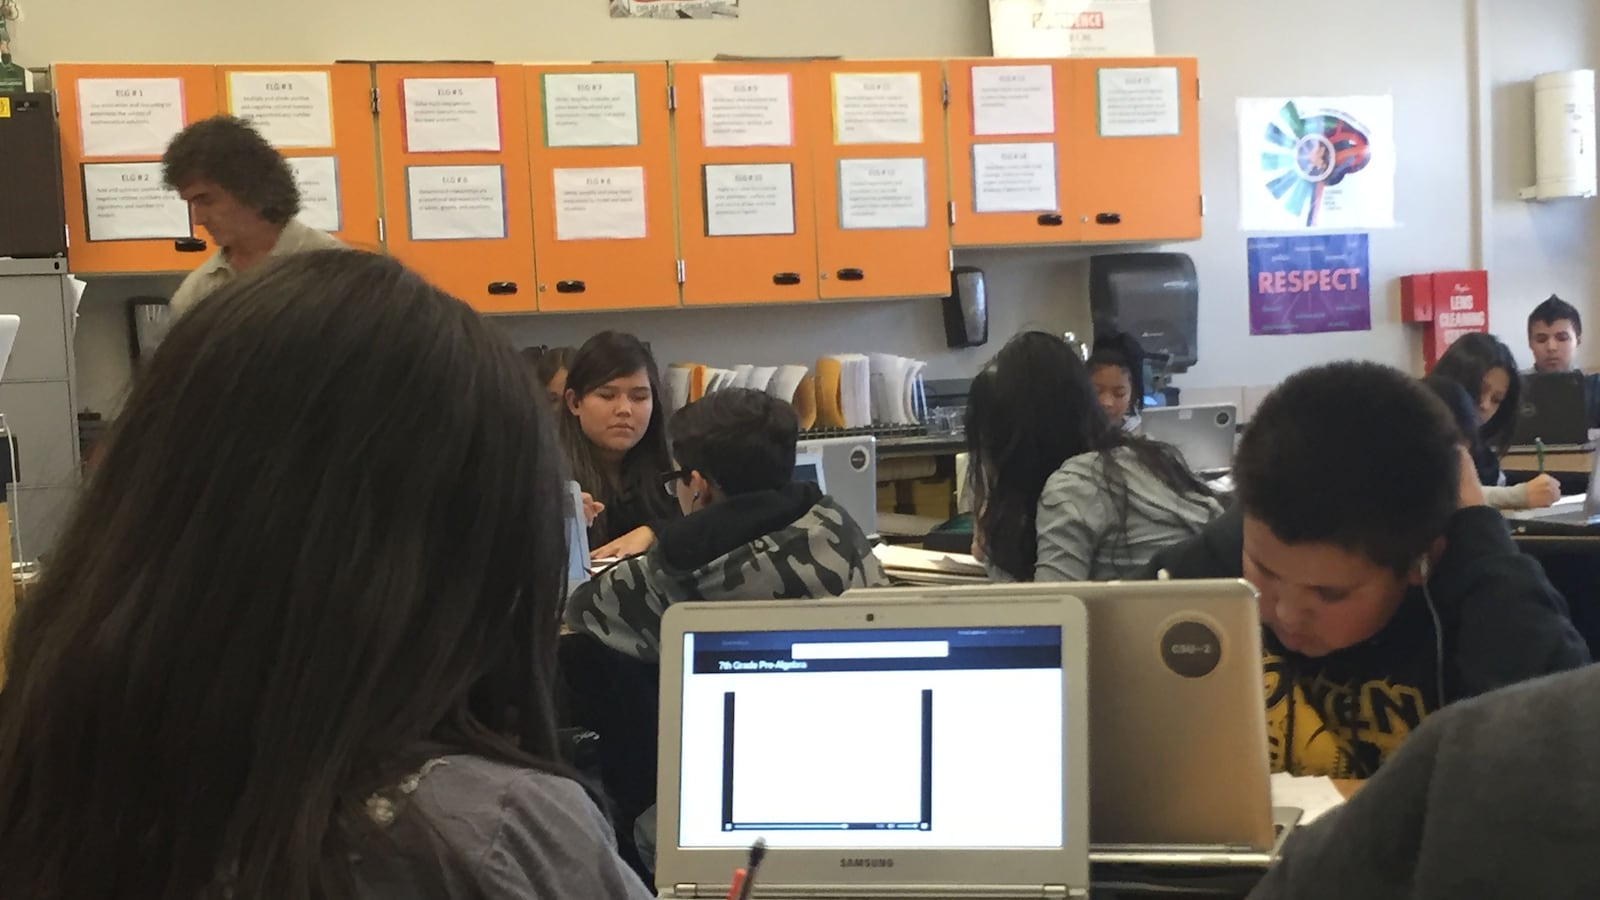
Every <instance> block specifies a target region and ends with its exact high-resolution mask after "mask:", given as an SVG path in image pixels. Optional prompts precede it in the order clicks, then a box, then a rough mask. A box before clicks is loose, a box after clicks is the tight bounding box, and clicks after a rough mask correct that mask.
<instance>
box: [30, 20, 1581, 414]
mask: <svg viewBox="0 0 1600 900" xmlns="http://www.w3.org/2000/svg"><path fill="white" fill-rule="evenodd" d="M1153 2H1154V6H1155V10H1156V16H1157V48H1158V50H1159V51H1160V52H1163V53H1172V54H1185V55H1195V56H1198V57H1199V59H1200V71H1201V78H1202V84H1203V86H1204V94H1205V99H1204V102H1203V104H1202V110H1203V113H1202V121H1201V135H1202V143H1203V146H1204V151H1203V154H1202V165H1203V172H1204V189H1205V191H1206V194H1207V197H1208V201H1209V208H1208V218H1207V220H1206V237H1205V238H1204V239H1203V240H1201V241H1198V242H1195V243H1193V244H1188V245H1182V246H1179V247H1175V248H1173V249H1181V250H1184V251H1185V252H1188V253H1190V254H1192V255H1193V256H1194V258H1195V261H1196V263H1197V266H1198V268H1199V272H1200V279H1201V286H1202V287H1201V290H1202V300H1201V323H1202V324H1201V335H1200V339H1201V345H1200V352H1201V362H1200V364H1199V365H1198V366H1197V367H1196V368H1195V370H1194V371H1193V372H1192V373H1190V374H1189V375H1188V376H1185V378H1184V379H1183V380H1182V382H1181V383H1182V384H1184V385H1186V386H1196V387H1217V386H1230V385H1265V384H1272V383H1275V382H1276V381H1278V380H1280V379H1281V378H1282V377H1283V376H1284V375H1286V374H1288V373H1289V372H1292V371H1293V370H1295V369H1296V368H1299V367H1301V366H1304V365H1306V364H1308V363H1312V362H1316V361H1321V360H1328V359H1335V358H1341V357H1350V356H1359V357H1366V358H1372V359H1377V360H1381V361H1384V362H1389V363H1392V364H1396V365H1402V366H1408V367H1415V366H1417V365H1418V356H1419V354H1418V352H1417V338H1416V337H1415V335H1414V334H1413V333H1412V332H1411V331H1410V330H1409V329H1408V328H1407V327H1406V326H1403V325H1402V324H1400V322H1399V315H1398V309H1397V305H1398V299H1397V298H1398V288H1397V285H1396V282H1395V279H1396V278H1397V277H1398V276H1399V275H1402V274H1406V273H1409V272H1416V271H1429V270H1435V269H1447V268H1458V267H1467V266H1473V265H1479V264H1484V263H1485V262H1487V263H1488V264H1489V265H1490V266H1492V269H1491V272H1492V278H1493V281H1492V286H1491V307H1492V309H1493V310H1494V313H1493V320H1492V321H1493V324H1494V327H1495V328H1496V329H1498V330H1501V331H1503V332H1505V333H1507V336H1508V337H1510V338H1512V340H1511V343H1513V344H1518V345H1520V343H1521V342H1520V341H1517V340H1515V338H1516V337H1517V336H1518V335H1520V333H1521V329H1522V325H1521V322H1522V319H1523V318H1525V316H1526V310H1527V309H1528V308H1529V307H1531V305H1532V303H1534V302H1537V300H1538V299H1541V298H1543V297H1544V296H1546V295H1547V294H1549V293H1550V292H1551V291H1552V290H1554V291H1559V292H1561V293H1562V294H1563V296H1566V297H1567V298H1568V299H1569V300H1572V301H1573V302H1574V303H1577V304H1578V305H1579V306H1580V308H1582V309H1584V310H1585V311H1586V312H1588V311H1590V310H1591V308H1592V307H1591V300H1592V297H1593V296H1594V294H1595V292H1596V289H1597V288H1600V279H1597V275H1596V271H1595V268H1594V266H1593V265H1591V264H1590V262H1589V257H1590V256H1591V254H1592V251H1593V248H1595V246H1596V244H1597V239H1600V222H1597V221H1596V216H1597V206H1596V202H1597V201H1571V202H1568V203H1565V204H1551V205H1545V206H1539V207H1532V206H1528V205H1524V204H1522V203H1520V202H1516V201H1514V200H1513V199H1511V198H1512V197H1514V195H1515V190H1516V188H1517V187H1518V186H1520V185H1521V184H1522V183H1525V182H1526V181H1527V180H1528V179H1530V178H1531V174H1532V162H1531V160H1532V138H1531V132H1532V126H1531V87H1530V86H1529V85H1528V84H1526V81H1527V79H1530V78H1531V77H1532V76H1533V75H1535V74H1537V73H1538V72H1540V71H1544V70H1547V69H1558V68H1574V67H1579V66H1595V65H1600V46H1597V45H1600V41H1597V39H1596V31H1597V26H1600V21H1597V20H1596V18H1597V14H1596V12H1595V8H1594V7H1595V3H1594V0H1538V3H1537V6H1538V7H1539V10H1540V13H1539V15H1538V16H1533V15H1529V14H1528V13H1527V12H1526V9H1527V7H1529V6H1530V5H1533V4H1530V3H1528V2H1527V0H1408V2H1393V0H1346V2H1344V3H1341V4H1339V5H1338V7H1337V14H1336V15H1324V16H1319V17H1317V19H1316V21H1315V24H1314V25H1312V24H1308V18H1307V13H1308V10H1309V9H1310V8H1311V7H1310V6H1309V5H1308V4H1306V3H1284V2H1282V0H1228V2H1221V0H1217V2H1202V0H1153ZM1479 4H1482V5H1483V6H1484V7H1485V8H1486V10H1487V11H1486V14H1485V17H1484V19H1485V20H1484V22H1483V25H1482V27H1481V29H1474V28H1473V25H1474V22H1475V20H1474V18H1473V11H1474V9H1475V7H1476V6H1478V5H1479ZM743 7H744V15H743V17H742V18H741V19H739V20H737V21H729V22H713V23H689V22H637V21H617V20H612V19H609V18H607V14H606V3H605V0H458V2H456V3H453V4H450V5H448V6H444V7H441V6H439V5H437V4H434V3H424V2H421V0H386V2H380V0H342V2H339V3H331V2H326V0H280V2H276V3H270V4H266V3H226V4H224V3H221V2H215V0H214V2H212V3H211V4H207V5H201V6H198V7H197V6H195V5H194V4H193V3H190V2H184V3H179V2H178V0H147V2H144V3H140V4H130V3H126V2H122V0H72V2H70V3H68V2H53V0H52V2H35V3H33V4H30V5H29V8H28V16H29V18H28V19H27V21H25V22H24V23H22V25H21V27H20V28H19V29H18V33H17V35H16V38H17V40H16V49H17V52H18V53H19V55H20V58H21V60H22V61H23V62H24V63H27V64H31V65H37V64H41V63H45V62H50V61H63V60H80V61H83V60H96V61H98V60H122V61H157V60H167V61H171V60H182V61H198V62H224V61H294V60H324V59H335V58H341V59H350V58H481V59H500V60H519V59H520V60H533V59H640V58H678V59H684V58H705V57H708V56H711V55H713V54H715V53H718V52H727V53H748V54H772V55H776V54H788V55H800V54H843V55H847V56H862V57H890V56H955V55H982V54H984V53H986V52H987V51H988V47H989V38H988V30H987V13H986V10H987V4H986V3H984V2H983V0H804V2H800V0H744V3H743ZM91 20H92V21H94V22H95V26H96V27H95V28H93V29H85V28H82V27H81V25H82V23H83V22H85V21H91ZM1478 30H1481V31H1483V32H1484V33H1485V34H1486V35H1487V36H1488V37H1487V39H1486V40H1485V41H1484V42H1483V43H1482V45H1481V47H1480V45H1479V44H1478V43H1477V42H1476V41H1475V39H1474V38H1475V32H1476V31H1478ZM1480 61H1481V62H1482V64H1483V65H1482V68H1481V69H1480V67H1479V63H1480ZM1480 87H1482V88H1486V89H1487V90H1485V91H1483V100H1484V102H1482V103H1480V102H1479V100H1480V96H1479V88H1480ZM1352 93H1392V94H1394V96H1395V102H1396V121H1397V129H1398V138H1399V148H1400V161H1399V162H1400V176H1399V188H1398V218H1399V220H1400V227H1398V228H1395V229H1393V230H1386V231H1381V232H1377V233H1374V235H1373V237H1372V245H1371V246H1372V274H1373V278H1374V303H1373V306H1374V309H1373V330H1372V331H1371V332H1368V333H1354V334H1338V335H1315V336H1296V337H1260V338H1257V337H1250V336H1249V333H1248V332H1249V326H1248V315H1247V313H1248V310H1247V300H1246V296H1247V295H1246V287H1247V285H1246V263H1245V240H1244V238H1245V236H1244V235H1243V234H1242V233H1241V232H1240V231H1239V230H1238V227H1237V226H1238V174H1237V153H1238V146H1237V138H1236V136H1235V124H1234V113H1233V101H1234V99H1235V98H1237V97H1241V96H1280V95H1291V94H1312V95H1328V94H1335V95H1336V94H1352ZM1480 116H1482V117H1483V118H1484V119H1485V121H1487V122H1488V124H1489V126H1490V128H1489V130H1488V131H1486V132H1483V133H1482V134H1483V135H1484V136H1485V140H1482V141H1480V140H1479V137H1480V132H1479V131H1478V129H1477V119H1478V117H1480ZM1480 157H1481V158H1482V162H1483V166H1482V167H1480V165H1479V162H1480V159H1479V158H1480ZM1480 171H1481V172H1483V173H1484V179H1483V183H1482V186H1481V191H1480V185H1479V177H1478V176H1479V173H1480ZM1480 193H1481V194H1482V196H1481V197H1480ZM1480 200H1482V202H1480ZM1480 232H1481V239H1480ZM1082 255H1083V254H1082V252H1081V251H1006V252H984V253H973V254H964V255H963V256H962V257H961V258H960V259H959V261H960V262H963V263H973V264H977V265H981V266H983V267H984V268H985V269H986V270H987V271H988V273H989V276H990V299H991V308H992V313H991V314H992V321H991V326H992V327H991V333H992V338H991V342H990V345H989V346H988V347H986V348H981V349H978V350H969V351H949V350H946V349H945V348H944V342H943V337H942V332H941V325H940V319H939V315H938V305H937V302H935V301H906V302H896V303H869V304H846V305H838V306H832V305H830V306H816V305H811V306H803V307H790V308H766V309H726V310H683V311H666V312H657V313H642V314H630V315H626V316H621V315H603V316H599V315H597V316H537V317H520V318H517V319H501V320H498V321H500V322H501V323H502V324H503V325H504V326H505V327H506V328H507V330H508V332H509V333H510V334H511V336H512V337H513V338H514V339H515V340H517V341H519V342H522V343H552V344H556V343H576V342H578V341H580V340H581V339H582V338H583V337H585V336H586V335H587V334H589V333H591V332H592V331H595V330H598V329H600V328H604V327H626V328H630V329H632V330H634V331H636V332H638V333H639V334H640V335H641V336H643V337H645V338H646V339H648V340H651V341H652V342H653V343H654V344H655V345H656V346H657V347H658V349H659V350H660V352H661V355H662V356H663V358H666V359H687V358H693V359H698V360H701V361H705V362H710V363H731V362H736V361H744V360H748V361H751V362H770V363H777V362H786V361H805V360H809V359H814V358H815V357H816V356H818V355H820V354H822V353H825V352H833V351H836V350H860V349H883V350H890V351H893V352H899V353H904V354H907V355H913V356H919V357H922V358H925V359H929V360H930V361H931V362H932V366H931V369H930V370H931V372H932V373H933V374H934V375H936V376H949V375H960V374H970V373H971V372H973V371H975V370H976V368H977V367H978V366H979V365H980V364H981V363H982V361H983V360H984V359H986V358H987V356H988V355H989V354H990V353H992V352H993V351H994V350H995V349H997V347H998V344H999V342H1000V341H1001V340H1003V338H1004V337H1005V336H1006V335H1008V334H1009V333H1011V332H1012V331H1014V330H1016V329H1017V328H1019V327H1024V326H1027V325H1037V326H1041V327H1046V328H1049V329H1051V330H1065V329H1074V328H1075V329H1078V330H1082V329H1083V327H1084V320H1085V319H1086V310H1085V308H1084V307H1085V305H1086V303H1085V298H1084V297H1083V295H1082V290H1081V288H1080V287H1079V285H1080V284H1081V281H1080V279H1078V278H1077V277H1074V276H1073V273H1072V271H1071V267H1070V265H1069V261H1070V260H1073V259H1076V258H1079V257H1081V256H1082ZM153 281H154V283H151V282H152V280H137V279H119V280H108V281H104V282H100V283H97V284H95V285H94V286H93V287H92V288H91V290H90V292H89V295H88V296H87V297H86V298H85V301H84V316H83V320H82V321H81V322H80V330H79V338H78V359H79V368H80V382H81V394H82V395H83V397H84V402H85V403H87V404H88V405H90V406H93V407H95V408H101V409H105V408H111V407H113V406H114V404H115V400H116V398H117V397H118V396H120V393H121V391H122V390H123V387H124V385H125V383H126V378H127V372H128V360H127V346H128V340H127V335H126V326H125V312H124V311H123V309H122V303H123V301H124V300H125V298H126V297H128V296H130V295H132V294H135V293H152V292H159V291H160V290H161V289H162V288H163V286H164V284H165V285H170V282H162V281H161V280H153ZM167 289H170V287H168V288H167ZM1594 318H1595V319H1596V322H1597V323H1600V312H1597V313H1596V314H1595V315H1594ZM1593 327H1594V329H1595V332H1596V337H1595V340H1594V344H1593V347H1594V349H1595V351H1596V355H1595V357H1594V358H1595V359H1600V324H1596V325H1594V326H1593ZM713 338H714V339H715V343H713V342H712V339H713ZM1585 349H1586V350H1588V349H1590V348H1585ZM1523 352H1526V351H1525V348H1524V350H1523Z"/></svg>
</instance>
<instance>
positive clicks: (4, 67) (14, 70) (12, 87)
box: [0, 18, 28, 94]
mask: <svg viewBox="0 0 1600 900" xmlns="http://www.w3.org/2000/svg"><path fill="white" fill-rule="evenodd" d="M27 89H28V72H27V70H26V69H24V68H22V67H21V66H19V65H17V64H16V63H14V62H12V61H11V33H10V32H9V31H7V30H6V20H5V19H3V18H0V94H20V93H22V92H23V91H26V90H27Z"/></svg>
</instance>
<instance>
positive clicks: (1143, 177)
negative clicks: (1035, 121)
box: [1069, 58, 1201, 243]
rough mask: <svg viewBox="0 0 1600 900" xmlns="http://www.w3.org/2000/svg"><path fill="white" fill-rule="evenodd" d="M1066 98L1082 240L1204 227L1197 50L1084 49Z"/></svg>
mask: <svg viewBox="0 0 1600 900" xmlns="http://www.w3.org/2000/svg"><path fill="white" fill-rule="evenodd" d="M1070 65H1072V66H1073V67H1075V68H1076V69H1077V74H1076V76H1075V78H1074V80H1073V83H1074V89H1073V91H1074V93H1073V102H1072V105H1071V107H1070V108H1069V115H1070V116H1071V123H1072V131H1071V142H1072V157H1073V159H1074V160H1075V165H1074V168H1073V172H1072V175H1071V177H1072V179H1073V181H1074V184H1073V187H1072V192H1071V196H1072V202H1073V207H1072V209H1073V210H1074V211H1075V212H1076V213H1077V215H1078V219H1079V221H1080V223H1081V224H1082V237H1081V240H1084V241H1088V242H1093V243H1102V242H1112V241H1168V240H1195V239H1197V238H1199V237H1200V230H1201V227H1200V115H1199V113H1200V104H1199V83H1198V81H1197V78H1196V68H1195V60H1193V59H1179V58H1156V59H1080V60H1073V61H1072V62H1071V63H1070Z"/></svg>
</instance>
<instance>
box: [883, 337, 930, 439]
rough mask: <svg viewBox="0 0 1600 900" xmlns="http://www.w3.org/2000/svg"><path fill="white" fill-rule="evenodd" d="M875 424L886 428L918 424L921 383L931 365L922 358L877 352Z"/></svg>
mask: <svg viewBox="0 0 1600 900" xmlns="http://www.w3.org/2000/svg"><path fill="white" fill-rule="evenodd" d="M868 360H869V362H870V368H871V371H872V421H873V422H876V423H880V424H883V425H915V424H917V404H916V397H917V384H918V382H919V381H920V379H921V378H922V373H923V371H924V370H925V369H927V368H928V364H927V363H925V362H923V361H922V360H918V359H909V358H907V357H904V356H894V355H893V354H889V353H873V354H870V355H869V356H868Z"/></svg>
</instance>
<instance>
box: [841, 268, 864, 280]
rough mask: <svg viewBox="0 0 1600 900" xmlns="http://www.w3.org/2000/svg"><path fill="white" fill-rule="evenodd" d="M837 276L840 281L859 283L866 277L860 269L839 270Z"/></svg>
mask: <svg viewBox="0 0 1600 900" xmlns="http://www.w3.org/2000/svg"><path fill="white" fill-rule="evenodd" d="M837 274H838V276H839V280H840V281H861V280H863V279H865V278H866V277H867V273H865V272H863V271H861V270H860V269H840V270H839V271H838V273H837Z"/></svg>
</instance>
